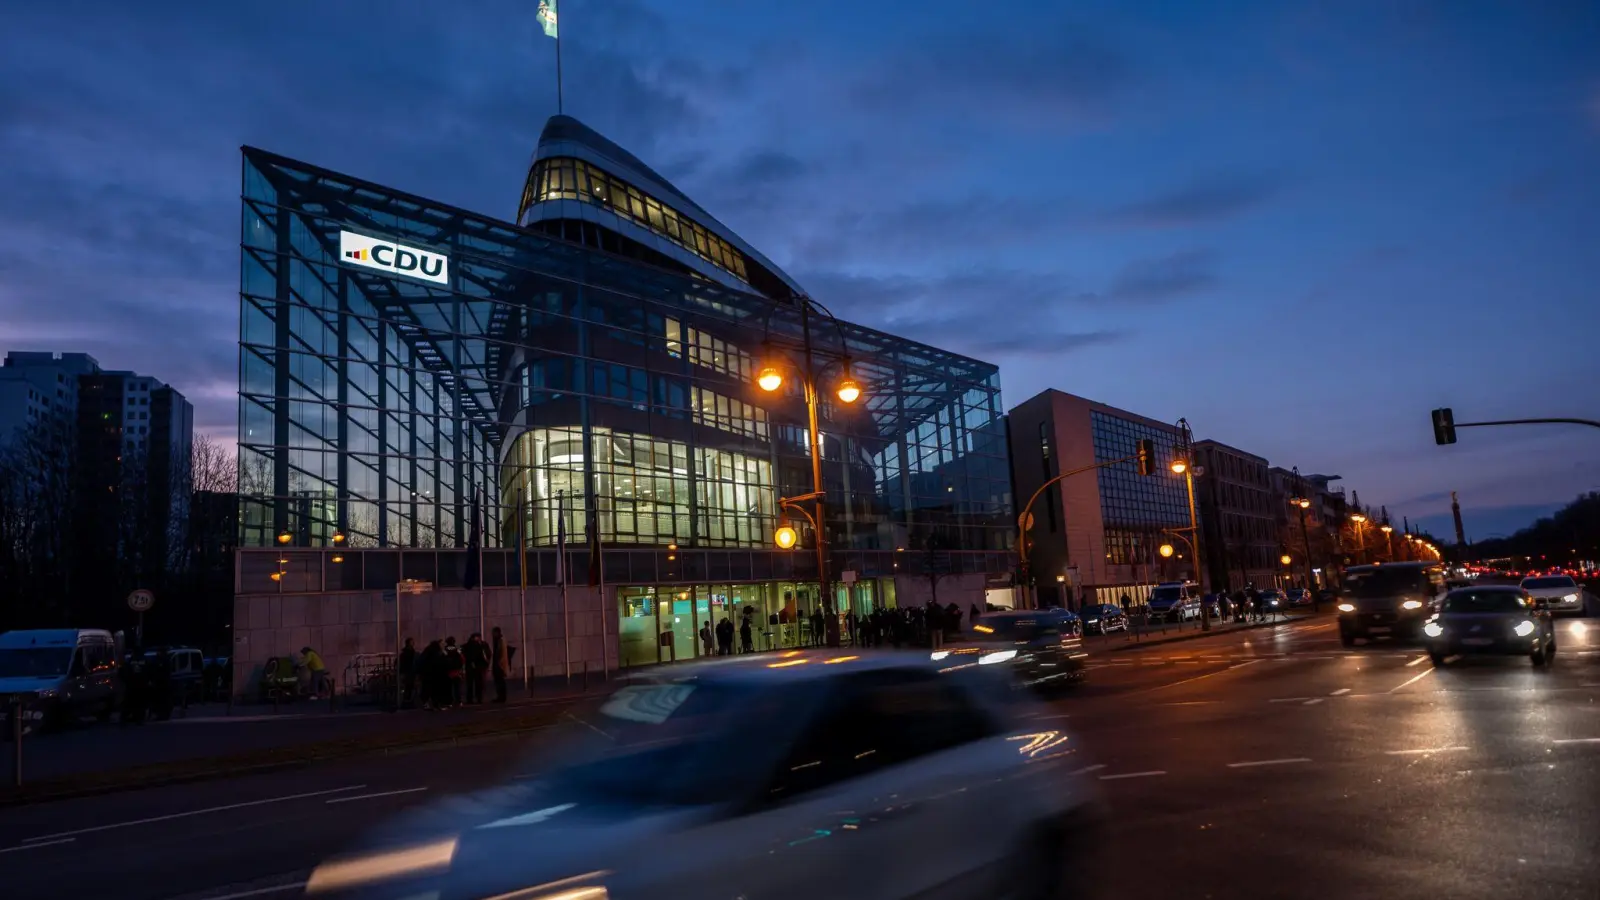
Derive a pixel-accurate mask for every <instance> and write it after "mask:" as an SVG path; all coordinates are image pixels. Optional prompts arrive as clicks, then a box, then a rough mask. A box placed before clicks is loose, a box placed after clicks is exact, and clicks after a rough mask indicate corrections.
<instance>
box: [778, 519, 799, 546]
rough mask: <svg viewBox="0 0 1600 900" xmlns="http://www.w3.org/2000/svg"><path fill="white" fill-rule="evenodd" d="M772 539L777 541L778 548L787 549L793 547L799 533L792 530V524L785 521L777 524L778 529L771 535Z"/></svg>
mask: <svg viewBox="0 0 1600 900" xmlns="http://www.w3.org/2000/svg"><path fill="white" fill-rule="evenodd" d="M773 540H774V541H776V542H777V544H778V549H780V550H789V549H792V548H793V547H794V545H795V542H797V541H799V540H800V535H799V533H798V532H796V531H795V530H794V526H793V525H790V524H789V523H788V522H785V523H783V524H782V525H779V526H778V531H777V533H776V534H774V535H773Z"/></svg>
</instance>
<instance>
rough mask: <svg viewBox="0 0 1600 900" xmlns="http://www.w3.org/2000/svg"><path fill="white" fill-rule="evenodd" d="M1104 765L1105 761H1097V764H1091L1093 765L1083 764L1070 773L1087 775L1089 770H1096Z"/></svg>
mask: <svg viewBox="0 0 1600 900" xmlns="http://www.w3.org/2000/svg"><path fill="white" fill-rule="evenodd" d="M1105 767H1106V766H1105V763H1099V764H1097V765H1093V766H1084V767H1083V768H1081V769H1079V770H1078V771H1076V772H1073V773H1072V774H1074V775H1087V774H1089V773H1090V772H1098V771H1100V770H1101V769H1104V768H1105Z"/></svg>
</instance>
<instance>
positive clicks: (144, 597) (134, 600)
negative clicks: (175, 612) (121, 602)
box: [128, 588, 156, 613]
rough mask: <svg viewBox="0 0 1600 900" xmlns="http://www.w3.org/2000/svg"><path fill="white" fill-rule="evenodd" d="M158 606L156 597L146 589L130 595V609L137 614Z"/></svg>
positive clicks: (140, 589)
mask: <svg viewBox="0 0 1600 900" xmlns="http://www.w3.org/2000/svg"><path fill="white" fill-rule="evenodd" d="M155 605H156V595H155V594H154V593H152V592H150V591H147V590H145V589H144V588H139V589H138V590H136V591H134V592H133V593H131V594H129V595H128V608H129V609H131V610H133V611H134V612H136V613H142V612H144V611H146V610H148V609H149V608H150V607H152V606H155Z"/></svg>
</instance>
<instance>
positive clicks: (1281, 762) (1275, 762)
mask: <svg viewBox="0 0 1600 900" xmlns="http://www.w3.org/2000/svg"><path fill="white" fill-rule="evenodd" d="M1308 762H1311V760H1310V759H1309V758H1307V757H1304V756H1291V757H1288V758H1286V759H1256V760H1251V761H1249V762H1236V763H1228V768H1230V769H1253V768H1255V767H1256V766H1286V765H1289V764H1290V763H1308Z"/></svg>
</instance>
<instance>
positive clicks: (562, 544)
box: [556, 491, 572, 681]
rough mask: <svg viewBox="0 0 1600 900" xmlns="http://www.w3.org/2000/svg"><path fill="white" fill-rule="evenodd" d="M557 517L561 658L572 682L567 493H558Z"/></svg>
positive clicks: (568, 678)
mask: <svg viewBox="0 0 1600 900" xmlns="http://www.w3.org/2000/svg"><path fill="white" fill-rule="evenodd" d="M556 516H557V517H558V521H559V523H560V531H559V534H560V537H561V539H560V540H559V541H558V542H557V543H558V545H559V546H557V547H556V571H557V572H560V573H561V658H562V664H563V666H564V667H565V668H566V670H567V680H568V681H571V680H572V614H571V613H570V612H569V611H568V608H567V582H568V581H571V580H572V579H571V578H570V577H569V575H570V573H568V572H567V492H566V491H557V492H556Z"/></svg>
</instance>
